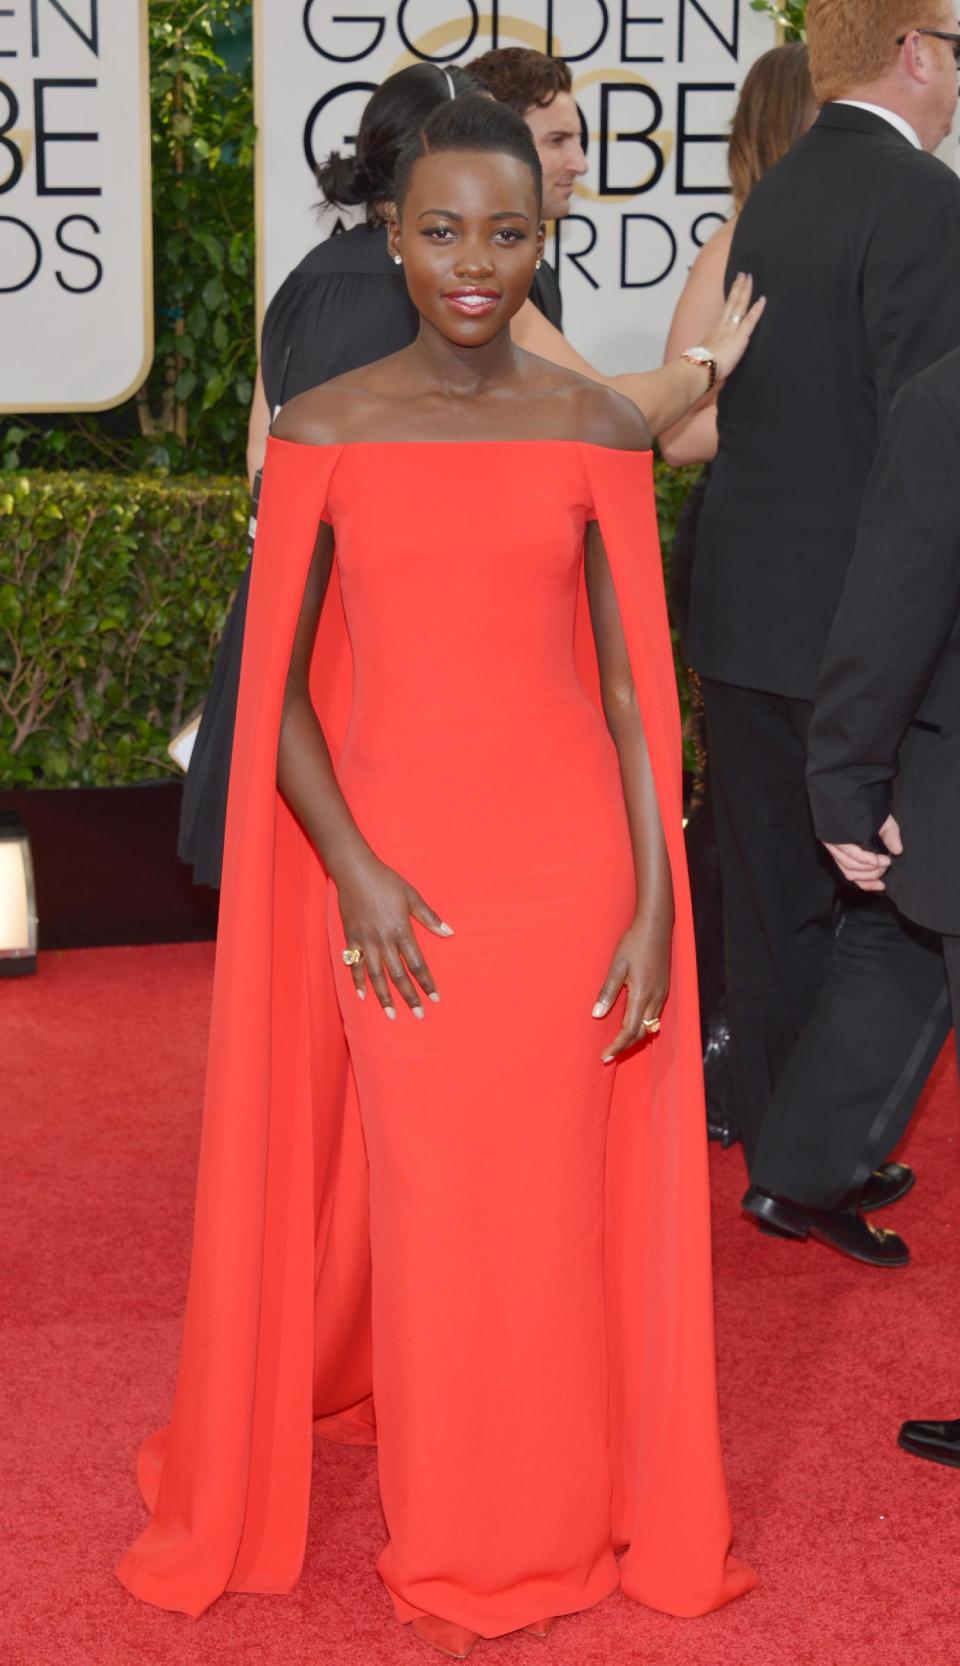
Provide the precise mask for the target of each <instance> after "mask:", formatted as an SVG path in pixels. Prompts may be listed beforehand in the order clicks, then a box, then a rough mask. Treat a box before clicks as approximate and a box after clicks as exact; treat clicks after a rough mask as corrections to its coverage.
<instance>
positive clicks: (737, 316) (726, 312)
mask: <svg viewBox="0 0 960 1666" xmlns="http://www.w3.org/2000/svg"><path fill="white" fill-rule="evenodd" d="M752 295H753V279H752V278H751V277H749V276H748V275H747V274H746V273H744V272H738V273H737V276H736V278H735V279H734V281H733V283H732V284H731V285H730V293H729V295H728V296H727V299H726V304H725V306H724V309H723V312H722V313H721V315H720V320H719V322H718V323H717V324H715V325H714V327H713V329H712V330H711V331H710V334H709V335H708V336H707V337H706V339H705V340H704V343H703V345H704V347H709V349H710V351H711V353H712V354H713V356H714V358H715V359H716V361H717V381H718V382H722V381H723V379H724V377H726V376H729V375H730V372H731V371H732V370H735V369H736V367H737V365H738V364H739V363H740V360H741V359H742V358H743V355H744V353H745V352H746V350H747V345H748V343H749V341H750V337H751V336H752V335H753V332H754V330H755V329H756V327H757V325H758V324H759V322H760V318H761V315H762V313H763V309H764V307H765V306H766V304H767V298H766V296H765V295H761V296H760V299H759V300H758V301H754V303H753V306H751V305H750V300H751V297H752Z"/></svg>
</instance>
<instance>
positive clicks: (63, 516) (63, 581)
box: [0, 463, 695, 787]
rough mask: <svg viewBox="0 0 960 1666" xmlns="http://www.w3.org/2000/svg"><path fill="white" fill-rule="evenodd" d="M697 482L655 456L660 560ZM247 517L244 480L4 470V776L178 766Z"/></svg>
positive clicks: (25, 780) (30, 780)
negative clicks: (182, 731) (178, 740)
mask: <svg viewBox="0 0 960 1666" xmlns="http://www.w3.org/2000/svg"><path fill="white" fill-rule="evenodd" d="M694 476H695V471H692V470H681V471H678V472H676V473H674V472H672V471H670V470H668V469H666V468H665V467H664V466H663V465H662V464H660V463H658V465H657V471H656V485H657V508H658V513H659V516H660V525H661V533H662V536H663V544H664V559H665V561H666V560H668V559H669V552H670V546H671V543H672V539H673V527H674V524H675V521H676V515H677V512H678V510H679V507H680V505H681V503H682V501H683V498H684V496H685V495H686V492H687V490H688V488H689V485H690V483H691V480H692V478H694ZM248 512H249V499H248V495H247V489H246V485H245V484H244V483H243V482H242V481H239V480H216V479H202V480H201V479H191V478H180V479H169V478H164V477H163V476H147V475H117V474H82V473H77V474H46V473H42V474H41V473H35V474H34V473H10V472H6V473H4V472H0V784H2V785H3V786H5V787H10V786H28V787H30V786H37V787H62V786H115V785H126V784H129V783H133V782H136V781H146V780H156V779H157V777H158V776H163V775H168V774H177V773H178V772H177V769H176V766H175V765H174V764H173V763H172V762H171V760H170V758H169V757H168V755H167V750H166V748H167V742H168V740H169V738H170V735H171V733H172V731H173V730H174V729H175V728H176V727H177V725H178V723H179V722H180V721H181V720H182V718H183V717H185V716H187V715H188V714H189V713H190V712H191V711H192V710H193V708H194V707H195V706H197V705H199V704H200V702H201V700H202V699H203V697H204V695H205V693H206V689H207V684H208V681H209V677H210V671H211V668H212V665H213V660H214V655H215V653H216V647H217V643H218V641H219V639H220V633H221V631H222V629H223V623H224V620H225V618H226V613H227V608H228V606H229V603H230V598H231V596H232V594H233V591H234V589H235V588H236V585H237V581H238V579H239V577H240V574H241V572H242V571H243V567H244V564H245V561H246V536H245V533H246V521H247V515H248ZM681 688H682V673H681Z"/></svg>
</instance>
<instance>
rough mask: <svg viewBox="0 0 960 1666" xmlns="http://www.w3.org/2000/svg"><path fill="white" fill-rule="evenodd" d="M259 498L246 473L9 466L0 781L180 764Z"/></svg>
mask: <svg viewBox="0 0 960 1666" xmlns="http://www.w3.org/2000/svg"><path fill="white" fill-rule="evenodd" d="M248 512H249V498H248V493H247V489H246V486H245V484H244V483H243V482H241V481H236V480H202V481H198V480H191V479H180V480H169V479H164V478H163V477H162V476H161V477H148V476H144V475H115V474H80V473H78V474H69V475H68V474H39V473H38V474H11V473H2V472H0V782H2V784H3V785H4V786H6V787H9V786H46V787H61V786H108V785H120V784H126V783H131V782H135V781H144V780H156V779H157V777H158V776H163V775H166V774H171V773H176V766H175V765H174V764H173V763H172V762H171V760H170V758H169V757H168V756H167V752H166V746H167V742H168V740H169V738H170V734H171V732H172V730H173V729H174V728H175V727H176V725H177V724H178V723H179V721H180V720H181V718H182V717H183V716H185V715H186V714H187V713H189V712H190V711H191V710H192V708H193V707H194V706H196V705H198V704H199V702H200V701H201V700H202V699H203V696H204V694H205V692H206V687H207V682H208V680H209V676H210V670H211V667H212V664H213V658H214V654H215V652H216V646H217V642H218V641H219V638H220V632H221V631H222V629H223V623H224V619H225V617H226V611H227V606H228V604H229V600H230V596H231V594H232V592H233V590H234V588H235V586H236V583H237V580H238V578H239V576H240V573H241V572H242V570H243V566H244V563H245V559H246V555H245V527H246V520H247V515H248Z"/></svg>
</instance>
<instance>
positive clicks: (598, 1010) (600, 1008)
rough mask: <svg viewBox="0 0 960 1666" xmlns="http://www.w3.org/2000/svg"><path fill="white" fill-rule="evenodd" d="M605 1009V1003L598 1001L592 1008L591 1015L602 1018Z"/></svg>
mask: <svg viewBox="0 0 960 1666" xmlns="http://www.w3.org/2000/svg"><path fill="white" fill-rule="evenodd" d="M606 1010H607V1009H606V1005H605V1004H604V1002H603V1001H598V1002H597V1004H596V1006H595V1007H594V1009H593V1017H594V1018H602V1017H603V1015H604V1013H605V1012H606Z"/></svg>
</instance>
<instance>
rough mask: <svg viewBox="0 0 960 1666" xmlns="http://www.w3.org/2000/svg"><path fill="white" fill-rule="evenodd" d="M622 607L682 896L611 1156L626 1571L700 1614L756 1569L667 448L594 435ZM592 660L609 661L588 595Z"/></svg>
mask: <svg viewBox="0 0 960 1666" xmlns="http://www.w3.org/2000/svg"><path fill="white" fill-rule="evenodd" d="M582 455H583V460H584V465H585V469H586V474H587V477H588V480H589V483H590V490H591V495H592V500H593V509H594V514H595V518H596V520H597V521H598V523H599V526H600V531H601V534H602V537H603V542H604V547H605V549H606V553H607V561H608V563H609V567H610V573H611V577H612V579H613V583H614V588H615V590H616V594H617V601H618V604H619V609H620V617H621V622H622V626H623V631H624V636H625V639H626V643H627V649H628V652H629V655H630V663H631V669H632V672H633V679H634V685H635V688H636V692H637V700H638V704H639V709H640V716H641V721H642V723H643V729H644V735H645V738H646V743H647V749H648V752H649V756H650V763H651V768H652V772H653V778H654V783H655V786H656V791H657V799H658V802H659V806H660V816H661V820H662V823H663V830H664V835H665V838H666V843H667V848H668V851H669V855H670V866H671V872H672V877H673V889H674V899H675V908H676V923H675V927H674V934H673V955H672V966H671V982H670V993H669V996H668V998H667V1002H666V1005H665V1007H664V1011H663V1018H662V1029H661V1031H660V1033H659V1034H658V1035H657V1037H656V1038H655V1040H654V1041H653V1043H652V1044H648V1045H645V1046H644V1047H642V1048H639V1049H638V1050H637V1051H636V1052H635V1053H634V1054H633V1055H632V1056H630V1057H628V1058H627V1059H626V1060H624V1061H621V1063H620V1064H618V1066H617V1076H616V1085H615V1088H614V1098H613V1108H612V1112H611V1122H610V1131H609V1143H608V1158H607V1186H608V1191H607V1242H608V1270H609V1275H610V1276H609V1281H608V1282H609V1288H610V1292H611V1294H610V1304H609V1311H608V1337H609V1345H610V1349H611V1373H610V1374H611V1383H612V1384H614V1385H615V1394H614V1398H613V1403H612V1405H611V1419H612V1436H613V1450H614V1452H615V1454H616V1455H617V1459H616V1461H615V1464H614V1476H613V1487H614V1491H613V1508H614V1528H615V1541H614V1542H615V1543H617V1544H620V1545H627V1546H628V1547H629V1548H628V1549H627V1551H626V1554H625V1555H624V1557H623V1559H622V1561H621V1582H622V1584H623V1586H624V1589H625V1590H626V1591H627V1592H628V1593H629V1594H630V1595H631V1596H633V1597H636V1598H638V1599H639V1600H640V1601H641V1602H644V1603H646V1604H647V1605H648V1606H649V1607H651V1608H659V1609H662V1610H664V1611H666V1612H667V1613H670V1614H681V1615H695V1614H703V1613H707V1612H709V1611H710V1610H711V1609H714V1608H718V1607H720V1606H721V1604H723V1603H725V1602H729V1601H731V1600H732V1599H733V1598H734V1597H737V1596H739V1595H741V1594H742V1592H744V1591H747V1590H749V1589H751V1587H752V1586H754V1585H755V1584H756V1577H755V1575H754V1574H753V1572H752V1571H751V1570H750V1569H749V1568H747V1567H745V1566H744V1565H743V1564H742V1563H740V1562H738V1561H737V1560H736V1559H735V1558H734V1557H732V1556H731V1555H730V1543H731V1537H732V1526H731V1520H730V1513H729V1507H728V1503H727V1493H726V1483H725V1479H724V1473H723V1461H722V1457H721V1451H720V1437H719V1423H718V1414H717V1399H716V1359H715V1344H714V1325H713V1278H712V1267H711V1245H710V1198H709V1184H708V1173H707V1146H706V1116H705V1110H704V1098H703V1071H702V1059H701V1046H700V1016H699V1002H698V998H697V974H696V959H695V950H694V939H693V918H692V912H691V906H690V889H689V883H688V878H687V867H686V855H685V850H684V837H683V771H682V748H681V729H680V711H679V705H678V700H677V688H676V675H675V671H674V664H673V650H672V645H671V639H670V629H669V624H668V620H667V609H666V598H665V594H664V586H663V571H662V565H661V558H660V544H659V536H658V530H657V520H656V509H655V503H654V494H653V459H652V454H651V453H650V452H625V451H614V450H609V449H606V448H604V447H600V446H583V447H582ZM577 648H578V663H579V665H580V667H581V675H582V676H584V678H585V680H586V681H587V682H588V683H589V684H591V685H592V686H593V687H594V688H596V686H597V684H598V673H597V668H596V654H595V650H594V649H593V637H592V631H591V630H590V625H589V612H588V609H587V606H586V598H585V595H583V594H582V596H581V608H580V615H579V618H578V636H577Z"/></svg>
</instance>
